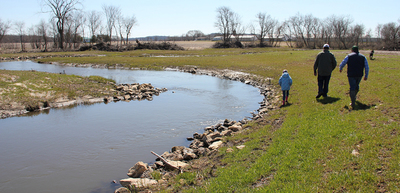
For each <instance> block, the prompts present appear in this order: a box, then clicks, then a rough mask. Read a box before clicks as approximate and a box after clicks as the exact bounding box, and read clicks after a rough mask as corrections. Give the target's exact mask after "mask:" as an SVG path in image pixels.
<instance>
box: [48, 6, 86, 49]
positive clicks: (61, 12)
mask: <svg viewBox="0 0 400 193" xmlns="http://www.w3.org/2000/svg"><path fill="white" fill-rule="evenodd" d="M42 1H43V3H44V4H43V5H45V7H47V8H48V9H50V11H47V12H51V13H52V14H53V19H55V20H56V24H57V32H58V35H59V45H58V46H59V48H61V49H64V45H63V43H64V27H65V24H66V22H67V20H68V18H69V17H70V14H71V12H72V11H75V10H77V8H76V6H77V5H78V4H80V3H81V1H80V0H42Z"/></svg>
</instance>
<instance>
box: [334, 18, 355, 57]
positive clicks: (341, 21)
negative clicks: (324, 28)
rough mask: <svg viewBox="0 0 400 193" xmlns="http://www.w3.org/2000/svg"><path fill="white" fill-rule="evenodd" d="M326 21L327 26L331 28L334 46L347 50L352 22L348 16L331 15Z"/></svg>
mask: <svg viewBox="0 0 400 193" xmlns="http://www.w3.org/2000/svg"><path fill="white" fill-rule="evenodd" d="M328 21H329V23H328V24H329V25H331V26H332V27H333V35H334V38H335V42H336V44H337V45H338V46H339V48H342V49H348V48H349V46H351V45H349V43H348V42H347V41H348V39H349V35H350V32H351V26H350V24H351V23H352V22H353V21H352V19H351V18H350V17H348V16H335V15H333V16H331V17H330V18H329V19H328Z"/></svg>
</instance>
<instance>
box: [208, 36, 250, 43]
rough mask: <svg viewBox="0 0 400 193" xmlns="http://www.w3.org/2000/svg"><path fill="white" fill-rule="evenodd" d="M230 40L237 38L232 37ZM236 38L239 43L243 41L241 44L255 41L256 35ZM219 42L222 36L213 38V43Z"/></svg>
mask: <svg viewBox="0 0 400 193" xmlns="http://www.w3.org/2000/svg"><path fill="white" fill-rule="evenodd" d="M230 38H231V40H235V39H237V37H236V36H234V35H232V36H230ZM238 38H239V40H240V41H243V42H252V41H257V36H256V35H240V36H238ZM220 40H222V36H215V37H214V38H213V41H220Z"/></svg>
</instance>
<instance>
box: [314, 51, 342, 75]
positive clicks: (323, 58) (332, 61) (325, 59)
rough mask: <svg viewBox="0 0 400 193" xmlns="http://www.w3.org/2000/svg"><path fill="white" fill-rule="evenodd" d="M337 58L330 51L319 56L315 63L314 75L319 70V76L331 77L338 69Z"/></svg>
mask: <svg viewBox="0 0 400 193" xmlns="http://www.w3.org/2000/svg"><path fill="white" fill-rule="evenodd" d="M336 65H337V62H336V58H335V56H334V55H333V54H332V53H331V52H329V50H323V51H322V52H320V53H319V54H318V55H317V58H316V59H315V63H314V74H315V73H316V72H317V69H318V76H330V75H331V74H332V71H333V70H334V69H335V68H336Z"/></svg>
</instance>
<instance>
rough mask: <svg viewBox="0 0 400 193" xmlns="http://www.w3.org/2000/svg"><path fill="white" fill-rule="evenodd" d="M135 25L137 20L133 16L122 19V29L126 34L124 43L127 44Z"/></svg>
mask: <svg viewBox="0 0 400 193" xmlns="http://www.w3.org/2000/svg"><path fill="white" fill-rule="evenodd" d="M135 25H137V19H136V17H135V16H134V15H132V16H131V17H126V18H125V19H124V29H125V34H126V43H128V42H129V34H131V31H132V28H133V26H135Z"/></svg>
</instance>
